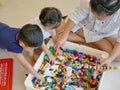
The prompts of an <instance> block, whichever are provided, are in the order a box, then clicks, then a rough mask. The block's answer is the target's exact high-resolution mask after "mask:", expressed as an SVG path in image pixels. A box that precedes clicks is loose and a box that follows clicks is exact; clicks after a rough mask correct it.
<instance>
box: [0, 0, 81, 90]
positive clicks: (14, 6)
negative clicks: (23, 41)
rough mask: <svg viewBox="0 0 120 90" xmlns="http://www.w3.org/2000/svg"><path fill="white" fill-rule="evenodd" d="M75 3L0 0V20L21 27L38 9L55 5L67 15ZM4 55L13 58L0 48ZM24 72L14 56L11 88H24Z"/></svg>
mask: <svg viewBox="0 0 120 90" xmlns="http://www.w3.org/2000/svg"><path fill="white" fill-rule="evenodd" d="M77 5H79V0H75V1H73V0H0V22H4V23H7V24H8V25H10V26H14V27H21V26H23V25H24V24H25V23H26V22H27V21H29V20H31V19H33V18H34V17H36V16H38V15H39V13H40V10H41V9H42V8H44V7H46V6H54V7H57V8H59V9H60V10H61V11H62V13H63V15H67V14H69V13H70V11H72V10H73V9H74V8H75V7H76V6H77ZM6 57H12V58H14V57H13V56H11V55H9V53H8V52H7V51H5V50H1V49H0V58H6ZM26 73H27V71H25V69H24V68H23V67H22V66H21V65H20V64H19V62H17V60H16V59H15V58H14V66H13V89H12V90H25V87H24V80H25V78H26V76H25V74H26Z"/></svg>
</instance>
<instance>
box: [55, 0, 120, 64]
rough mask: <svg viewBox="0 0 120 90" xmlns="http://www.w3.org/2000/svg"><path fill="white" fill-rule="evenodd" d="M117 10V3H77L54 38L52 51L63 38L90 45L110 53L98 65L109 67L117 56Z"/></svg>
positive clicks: (93, 0) (119, 4)
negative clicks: (56, 38)
mask: <svg viewBox="0 0 120 90" xmlns="http://www.w3.org/2000/svg"><path fill="white" fill-rule="evenodd" d="M119 8H120V0H80V6H79V7H77V8H76V9H75V10H74V11H73V12H72V13H71V14H70V15H69V18H68V21H67V23H66V26H65V28H64V32H63V33H62V35H61V36H62V37H59V38H58V40H57V43H56V45H55V47H56V49H57V48H58V47H60V45H61V44H63V43H64V42H65V41H66V40H67V39H68V40H70V41H74V42H81V43H91V44H93V45H95V46H96V47H97V48H98V49H100V50H104V51H107V52H108V53H109V54H110V57H109V58H108V59H107V60H104V61H103V62H102V64H110V63H111V62H112V61H113V60H115V59H116V58H117V57H118V56H119V55H120V9H119ZM70 31H71V32H70ZM113 36H115V37H113ZM117 60H119V59H117Z"/></svg>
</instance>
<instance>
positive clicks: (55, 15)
mask: <svg viewBox="0 0 120 90" xmlns="http://www.w3.org/2000/svg"><path fill="white" fill-rule="evenodd" d="M39 20H40V21H41V23H42V24H43V25H44V26H47V25H49V24H50V25H53V26H54V28H56V27H58V26H59V25H60V22H61V20H62V14H61V11H60V10H58V9H57V8H55V7H46V8H43V9H42V10H41V12H40V15H39Z"/></svg>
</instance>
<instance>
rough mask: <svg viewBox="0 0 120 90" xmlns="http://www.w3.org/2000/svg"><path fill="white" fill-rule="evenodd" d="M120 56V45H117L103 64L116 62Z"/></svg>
mask: <svg viewBox="0 0 120 90" xmlns="http://www.w3.org/2000/svg"><path fill="white" fill-rule="evenodd" d="M119 55H120V43H116V44H115V46H114V48H113V50H112V52H111V54H110V57H109V58H108V59H107V60H105V61H103V62H102V65H103V64H110V63H111V62H112V61H113V60H115V59H116V58H117V57H118V56H119Z"/></svg>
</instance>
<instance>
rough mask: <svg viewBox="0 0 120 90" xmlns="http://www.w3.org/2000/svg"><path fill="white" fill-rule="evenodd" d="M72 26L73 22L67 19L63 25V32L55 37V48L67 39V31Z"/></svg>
mask: <svg viewBox="0 0 120 90" xmlns="http://www.w3.org/2000/svg"><path fill="white" fill-rule="evenodd" d="M73 26H74V22H73V21H72V20H70V19H68V21H67V23H66V25H65V27H64V31H63V33H61V35H60V36H59V38H58V39H57V42H56V44H55V49H56V50H57V49H58V48H59V47H60V46H61V45H62V44H63V43H64V42H65V41H66V40H67V38H68V35H69V32H70V30H71V29H72V27H73Z"/></svg>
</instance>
